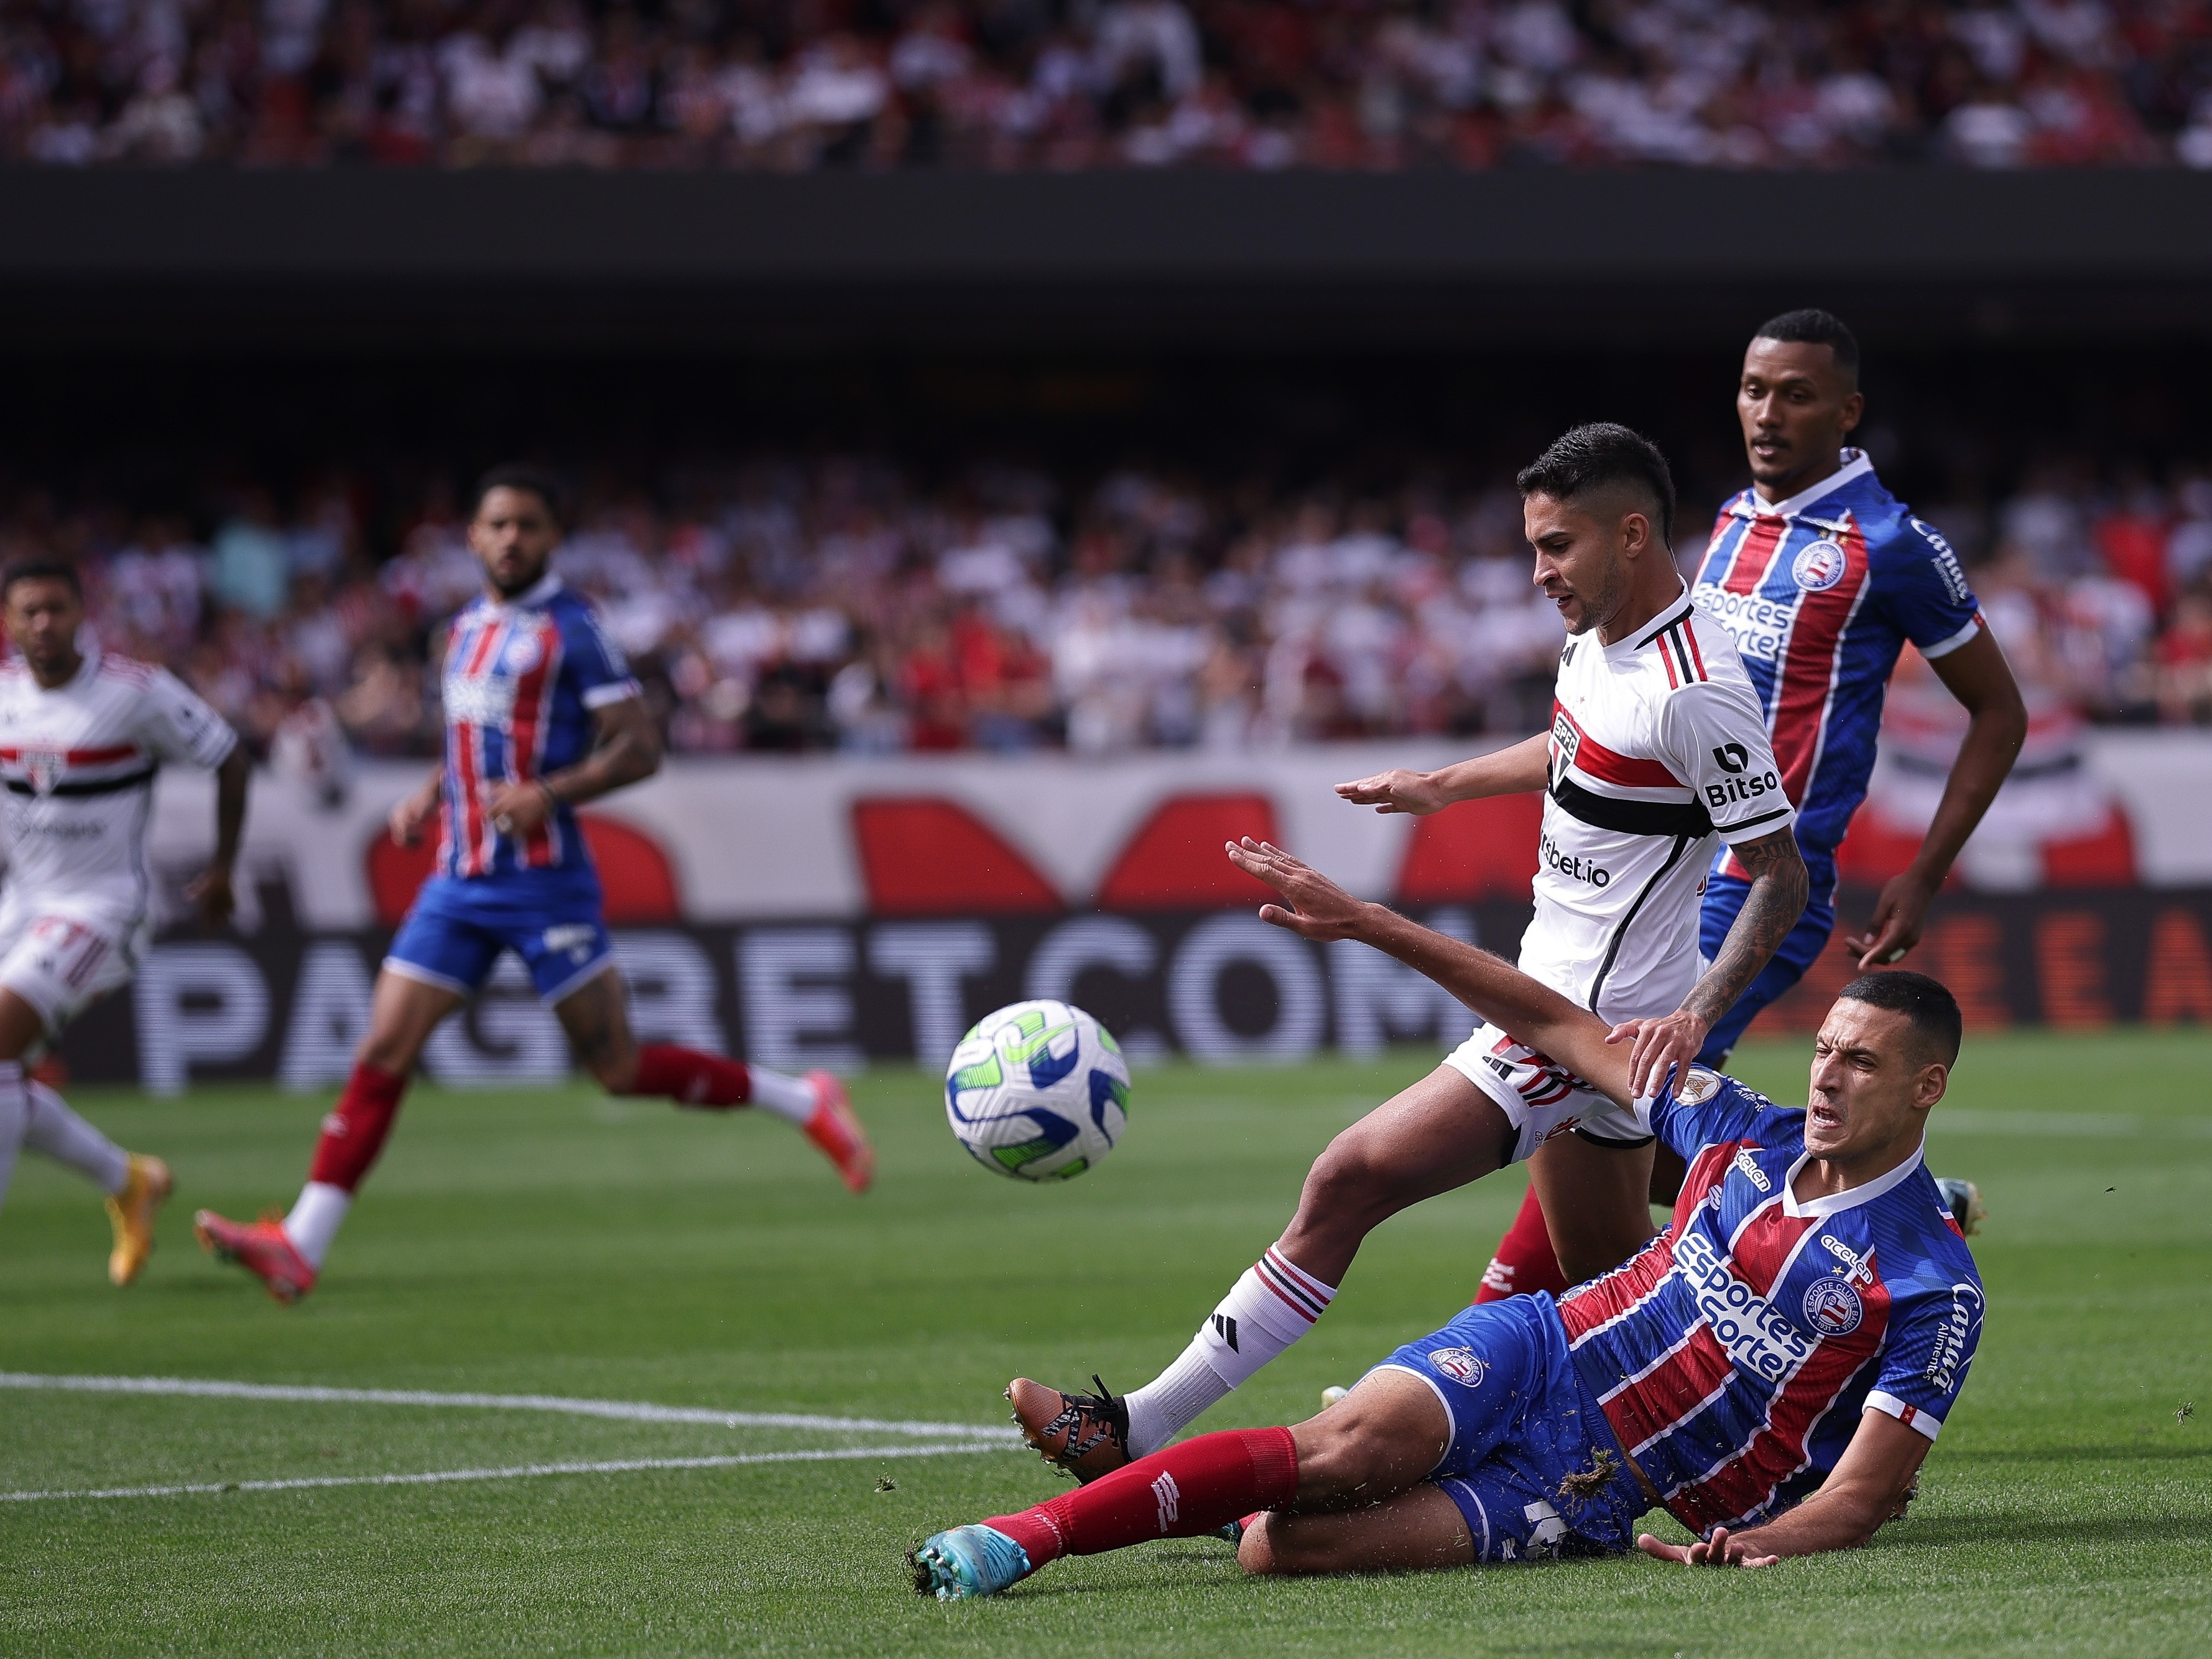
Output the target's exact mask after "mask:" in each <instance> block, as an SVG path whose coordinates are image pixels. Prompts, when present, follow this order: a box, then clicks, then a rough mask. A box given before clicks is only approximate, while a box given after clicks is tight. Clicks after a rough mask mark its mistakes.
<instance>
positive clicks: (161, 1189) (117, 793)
mask: <svg viewBox="0 0 2212 1659" xmlns="http://www.w3.org/2000/svg"><path fill="white" fill-rule="evenodd" d="M0 605H4V608H5V615H6V624H7V630H8V640H9V643H10V644H11V645H13V646H14V647H15V656H14V658H13V660H12V661H10V662H8V663H7V664H6V666H5V667H4V668H0V786H4V790H5V793H4V794H0V844H4V846H5V850H6V852H7V859H8V875H7V885H6V889H5V893H4V894H0V1199H5V1198H6V1196H7V1192H8V1179H9V1175H11V1174H13V1173H14V1171H15V1156H16V1154H17V1151H18V1150H19V1149H21V1148H23V1147H29V1148H30V1149H31V1150H33V1151H34V1152H42V1153H44V1154H46V1156H48V1157H50V1158H53V1159H55V1160H57V1161H58V1162H62V1163H65V1164H68V1165H69V1166H70V1168H73V1169H76V1170H79V1171H81V1172H82V1174H85V1175H87V1176H88V1177H89V1178H90V1179H91V1180H94V1182H96V1183H97V1184H98V1185H99V1186H100V1189H101V1190H102V1191H103V1192H106V1194H107V1213H108V1218H109V1220H110V1221H112V1223H114V1227H115V1247H114V1250H113V1252H112V1254H110V1255H109V1257H108V1259H107V1276H108V1278H110V1279H112V1280H113V1281H114V1282H115V1283H116V1284H130V1283H131V1280H132V1279H134V1278H137V1276H138V1270H139V1269H140V1268H142V1267H143V1266H145V1264H146V1258H147V1256H148V1254H149V1253H150V1252H151V1251H152V1249H153V1247H154V1217H155V1211H157V1210H158V1209H159V1208H160V1207H161V1201H162V1200H163V1199H166V1198H167V1197H168V1196H169V1192H170V1188H171V1186H172V1185H173V1182H172V1180H171V1178H170V1174H169V1169H168V1166H167V1164H165V1163H163V1162H161V1160H160V1159H159V1158H152V1157H144V1156H139V1155H138V1154H136V1153H131V1152H126V1151H125V1150H123V1149H122V1148H121V1147H119V1146H118V1145H116V1144H115V1143H114V1142H113V1141H111V1140H110V1139H108V1138H107V1137H106V1136H105V1135H103V1134H101V1133H100V1131H98V1130H97V1129H94V1127H93V1126H92V1125H90V1124H88V1123H87V1122H86V1121H85V1120H84V1119H82V1118H80V1117H78V1116H77V1114H76V1113H74V1112H72V1111H70V1108H69V1107H67V1106H66V1105H64V1103H63V1101H62V1098H61V1096H60V1095H57V1094H56V1093H55V1092H54V1091H53V1090H52V1089H49V1088H47V1087H46V1085H45V1084H44V1083H36V1082H33V1081H30V1080H29V1079H27V1078H26V1077H24V1075H23V1069H24V1064H25V1063H26V1061H27V1060H28V1059H30V1058H33V1055H34V1053H35V1052H36V1051H37V1050H38V1049H40V1047H42V1046H44V1045H45V1044H46V1043H48V1042H50V1041H52V1040H53V1039H54V1038H56V1037H58V1036H59V1035H60V1034H61V1030H62V1028H63V1027H64V1026H65V1025H67V1024H68V1023H69V1022H70V1020H71V1019H72V1018H73V1017H75V1016H76V1015H77V1014H79V1013H81V1012H82V1010H83V1009H85V1008H86V1007H87V1006H88V1004H90V1003H92V1002H93V1001H94V1000H95V999H96V998H98V997H102V996H104V995H106V993H107V992H109V991H113V990H115V989H116V988H117V987H118V986H119V985H125V984H126V983H128V982H129V980H130V979H131V974H132V973H133V972H135V971H136V969H137V966H138V959H139V957H140V955H142V954H143V951H144V949H145V947H146V938H147V934H148V931H149V926H150V924H151V920H152V917H151V909H150V906H149V881H148V880H147V875H146V817H147V814H148V812H149V809H150V808H151V806H152V803H153V795H154V774H155V772H157V771H159V770H160V768H161V765H162V763H163V762H165V761H179V762H181V763H183V764H185V765H194V766H205V767H209V768H211V769H212V770H213V771H214V772H215V773H216V778H217V780H218V785H217V788H216V850H215V859H214V862H213V863H210V865H209V866H208V869H207V871H206V873H205V874H204V875H201V876H200V878H199V879H198V880H197V881H196V882H194V883H193V885H192V887H191V895H192V896H193V897H194V898H195V899H196V900H197V901H198V903H199V906H200V912H201V914H202V916H203V918H204V919H206V920H207V921H208V922H209V923H210V924H219V923H221V922H222V921H223V920H225V919H226V918H228V916H229V914H230V911H231V888H230V872H231V867H232V865H233V864H234V863H235V862H236V860H237V857H238V837H239V831H240V827H241V826H243V825H244V823H245V821H246V781H247V778H248V777H249V775H250V772H251V770H252V769H251V766H250V765H249V764H248V762H247V759H246V752H245V751H244V750H243V749H241V748H240V747H239V743H238V737H237V734H235V733H234V732H233V731H232V730H231V729H230V728H229V727H228V725H226V724H224V723H223V721H222V717H221V716H219V715H217V714H216V712H215V711H214V710H212V709H210V708H209V707H208V705H207V704H204V703H203V702H201V701H200V699H199V698H197V697H195V696H193V695H192V693H191V692H189V691H187V690H186V689H185V686H184V685H183V684H182V683H181V682H180V681H179V680H178V679H177V677H176V676H175V675H174V674H171V673H169V671H168V670H167V669H166V668H152V667H149V666H148V665H147V664H145V663H143V662H131V660H129V659H128V658H126V657H120V656H107V655H106V654H105V653H103V652H102V651H101V650H100V648H99V647H98V646H97V645H96V644H94V643H92V642H91V641H90V640H89V639H88V638H87V637H84V636H83V634H82V628H83V625H84V595H83V591H82V589H81V588H80V587H79V586H78V583H77V576H76V570H74V569H73V568H71V567H70V566H69V565H67V564H58V563H55V564H42V563H33V564H19V565H17V566H15V568H14V569H13V570H9V572H8V575H7V577H6V585H5V587H4V589H0Z"/></svg>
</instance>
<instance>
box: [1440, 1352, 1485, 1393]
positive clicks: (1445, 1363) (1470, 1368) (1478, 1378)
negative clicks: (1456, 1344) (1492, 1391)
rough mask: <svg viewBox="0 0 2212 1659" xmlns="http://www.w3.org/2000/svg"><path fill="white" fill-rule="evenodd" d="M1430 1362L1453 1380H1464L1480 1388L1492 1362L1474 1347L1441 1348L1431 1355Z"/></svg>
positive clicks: (1473, 1386) (1469, 1386)
mask: <svg viewBox="0 0 2212 1659" xmlns="http://www.w3.org/2000/svg"><path fill="white" fill-rule="evenodd" d="M1429 1363H1430V1364H1431V1365H1433V1366H1435V1367H1436V1368H1437V1369H1438V1370H1439V1371H1442V1372H1443V1374H1444V1375H1446V1376H1448V1377H1449V1378H1450V1379H1451V1380H1452V1381H1455V1382H1464V1383H1465V1384H1466V1385H1467V1386H1468V1388H1480V1387H1481V1386H1482V1379H1483V1375H1484V1374H1485V1373H1486V1372H1487V1371H1488V1370H1489V1369H1490V1362H1489V1361H1488V1360H1486V1359H1485V1358H1484V1357H1482V1356H1481V1355H1480V1354H1478V1353H1476V1352H1475V1351H1474V1349H1472V1348H1439V1349H1437V1351H1435V1352H1434V1353H1432V1354H1431V1355H1430V1356H1429Z"/></svg>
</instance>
